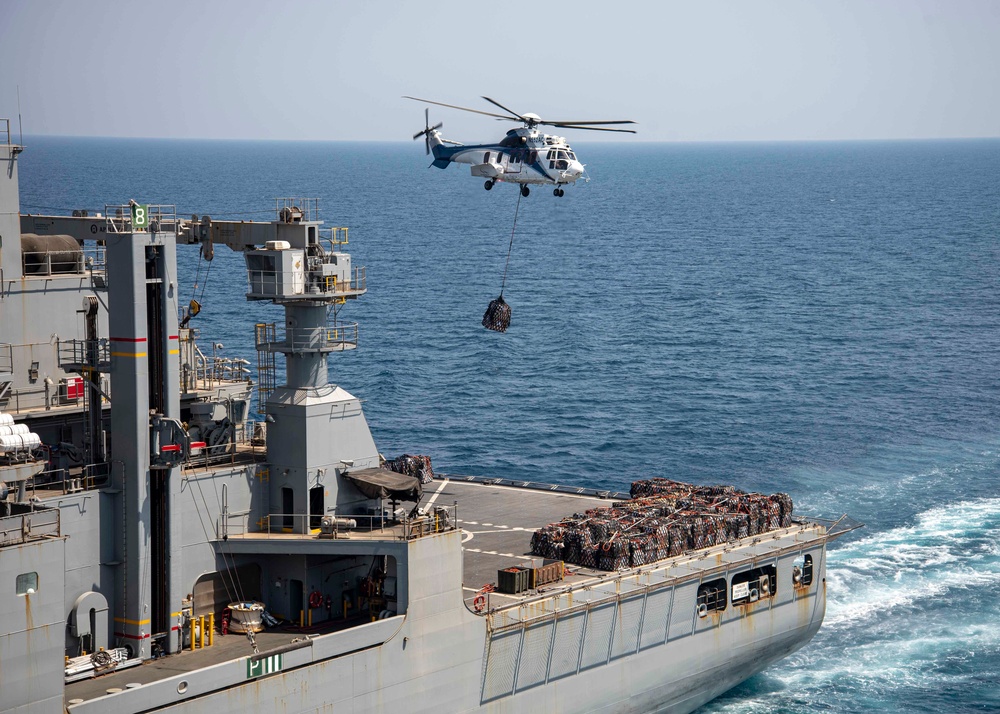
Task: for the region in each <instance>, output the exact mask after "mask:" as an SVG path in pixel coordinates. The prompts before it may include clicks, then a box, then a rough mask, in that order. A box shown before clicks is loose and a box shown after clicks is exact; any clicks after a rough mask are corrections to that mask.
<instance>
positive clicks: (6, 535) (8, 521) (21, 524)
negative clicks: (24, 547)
mask: <svg viewBox="0 0 1000 714" xmlns="http://www.w3.org/2000/svg"><path fill="white" fill-rule="evenodd" d="M59 535H60V530H59V509H58V508H41V509H38V510H32V511H28V512H26V513H16V514H14V515H10V516H5V517H3V518H0V547H2V546H7V545H17V544H18V543H26V542H28V541H32V540H38V539H39V538H50V537H56V538H58V537H59Z"/></svg>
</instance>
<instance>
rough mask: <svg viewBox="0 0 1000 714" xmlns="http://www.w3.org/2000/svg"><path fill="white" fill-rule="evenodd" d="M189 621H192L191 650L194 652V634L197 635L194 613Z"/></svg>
mask: <svg viewBox="0 0 1000 714" xmlns="http://www.w3.org/2000/svg"><path fill="white" fill-rule="evenodd" d="M189 622H190V623H191V651H192V652H194V645H195V639H194V635H195V632H194V624H195V620H194V615H192V616H191V619H190V620H189Z"/></svg>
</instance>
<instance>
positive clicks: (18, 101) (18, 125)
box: [17, 84, 24, 146]
mask: <svg viewBox="0 0 1000 714" xmlns="http://www.w3.org/2000/svg"><path fill="white" fill-rule="evenodd" d="M17 133H18V134H19V135H20V138H19V139H18V143H19V144H20V145H21V146H24V127H23V126H21V85H20V84H19V85H17Z"/></svg>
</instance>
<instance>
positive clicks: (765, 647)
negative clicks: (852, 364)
mask: <svg viewBox="0 0 1000 714" xmlns="http://www.w3.org/2000/svg"><path fill="white" fill-rule="evenodd" d="M0 126H2V125H0ZM5 140H6V143H4V144H2V145H0V166H2V167H3V176H2V177H0V236H2V242H0V411H2V412H3V414H5V415H7V416H5V417H0V712H8V711H9V712H51V711H57V710H60V709H62V708H63V707H66V708H68V710H69V711H71V712H101V713H102V714H107V712H140V711H168V710H169V711H178V712H180V711H184V712H206V713H207V712H212V714H220V712H237V711H239V712H243V711H248V710H251V711H253V710H259V711H278V710H281V711H290V712H300V711H301V712H306V711H319V710H329V709H333V710H335V711H353V712H368V711H373V712H379V711H397V710H404V709H405V710H406V711H411V712H420V711H427V712H431V711H435V712H438V711H449V712H465V711H469V712H472V711H494V712H521V711H534V710H539V709H542V708H545V709H550V710H553V711H572V712H586V711H636V712H646V711H690V710H692V709H694V708H696V707H697V706H699V705H700V704H702V703H704V702H705V701H708V700H709V699H711V698H713V697H715V696H717V695H718V694H720V693H721V692H723V691H725V690H726V689H728V688H730V687H731V686H733V685H735V684H736V683H738V682H740V681H742V680H743V679H745V678H746V677H748V676H750V675H752V674H753V673H755V672H757V671H760V669H762V668H764V667H765V666H767V665H768V664H769V663H770V662H772V661H774V660H776V659H778V658H780V657H783V656H785V655H787V654H788V653H789V652H792V651H794V650H795V649H797V648H798V647H800V646H802V645H803V644H804V643H805V642H807V641H808V640H809V639H810V638H811V637H812V635H813V634H814V633H815V632H816V630H817V629H818V628H819V626H820V623H821V622H822V618H823V612H824V608H825V579H824V574H825V548H826V543H827V542H828V541H829V540H830V539H831V538H833V537H836V535H838V534H839V533H841V532H843V531H844V530H845V529H846V528H848V527H849V526H848V525H846V524H845V523H837V524H830V523H823V522H819V521H816V520H810V521H804V520H795V521H791V522H788V523H783V524H782V527H780V528H776V529H773V530H772V531H770V532H767V533H761V534H757V535H755V536H753V537H746V538H736V539H731V540H726V541H724V542H717V543H714V544H712V545H710V546H707V547H702V548H695V549H692V550H687V551H685V552H683V553H678V554H674V555H673V556H672V557H668V558H662V559H658V560H655V561H654V562H650V563H647V564H643V565H640V566H637V567H622V568H620V569H617V570H613V571H602V570H598V569H596V568H587V567H573V568H571V569H568V570H567V569H566V568H565V566H564V565H563V564H562V563H561V562H558V561H554V562H549V561H545V560H543V559H541V558H537V557H532V556H531V555H530V554H529V548H530V545H529V541H530V538H531V533H532V531H534V530H535V529H538V528H541V527H542V526H546V525H547V524H549V523H552V522H555V521H559V520H560V519H561V518H563V517H566V516H570V515H572V514H574V513H579V512H582V511H586V510H587V509H589V508H594V507H598V506H601V505H608V503H609V499H615V498H621V497H622V495H621V494H607V493H603V494H602V493H597V492H593V491H588V490H586V489H558V488H554V487H553V488H546V489H541V488H537V487H535V486H533V485H531V484H509V483H502V482H499V481H488V480H482V479H471V478H469V479H456V478H450V479H449V478H439V479H437V480H435V481H432V482H430V483H429V484H421V483H420V480H419V479H416V478H412V477H410V476H406V475H403V474H397V473H395V472H391V471H388V470H387V469H385V468H384V465H383V462H382V460H381V458H380V455H379V452H378V449H377V448H376V445H375V442H374V439H373V438H372V436H371V433H370V430H369V427H368V423H367V421H366V419H365V416H364V412H363V408H362V404H361V401H360V400H359V399H358V398H357V397H355V396H353V395H352V394H350V393H349V392H348V391H346V390H345V389H344V388H343V387H341V386H338V385H335V384H331V383H330V382H329V378H328V373H327V359H328V357H329V355H330V354H331V353H334V352H339V351H344V350H349V349H354V348H356V347H357V345H358V328H357V326H356V325H355V324H353V323H344V322H342V321H341V319H340V312H341V308H342V306H344V305H345V304H346V303H348V302H349V301H352V300H354V299H357V298H360V297H361V296H363V295H364V294H365V292H366V290H367V283H366V276H365V271H364V269H363V268H359V267H356V266H354V265H352V262H351V258H350V255H349V254H348V253H347V252H346V251H345V250H344V248H345V245H346V242H347V241H346V237H347V231H346V229H344V228H333V229H326V228H324V226H323V223H322V222H321V221H320V220H319V216H318V205H317V203H316V202H315V201H311V200H304V199H295V200H292V199H287V200H284V199H283V200H280V201H278V203H277V205H276V211H275V217H274V220H272V221H270V222H226V221H212V220H210V219H208V218H203V219H200V220H182V219H179V218H178V217H177V216H176V212H175V211H174V210H173V208H172V207H170V206H149V205H146V204H140V203H138V202H136V201H129V202H127V203H122V204H121V205H111V206H107V207H106V208H105V211H104V212H102V213H101V214H100V215H94V216H91V215H86V214H85V213H84V212H83V211H80V212H78V213H79V214H80V215H73V216H35V215H21V214H20V212H19V206H18V188H17V181H18V174H17V163H18V155H19V153H20V151H21V147H19V146H17V145H14V144H12V143H11V141H10V137H9V131H8V132H6V136H5V135H4V134H3V133H0V142H3V141H5ZM185 245H200V246H201V248H202V251H203V253H204V254H206V255H211V252H212V250H213V249H214V246H227V247H228V248H230V249H233V250H238V251H240V252H242V253H243V254H244V257H245V259H246V266H247V290H246V297H247V299H248V300H249V301H250V303H251V305H253V304H254V303H255V302H259V301H270V302H273V303H275V304H277V305H279V306H280V307H281V308H282V309H283V313H284V317H283V322H282V324H281V326H280V328H279V327H278V326H275V325H268V324H260V325H258V327H257V330H256V335H255V338H256V339H255V346H256V348H257V351H258V354H259V355H260V359H259V363H260V365H259V366H260V367H261V370H260V371H259V374H260V375H261V377H260V384H259V385H256V386H258V387H261V388H263V390H264V396H265V400H264V401H263V408H262V410H261V411H262V419H260V420H259V421H258V422H257V423H251V422H250V421H249V414H250V404H251V396H252V395H251V391H252V388H253V387H254V386H255V385H253V384H252V383H251V381H250V380H249V379H248V376H247V375H246V374H245V371H246V370H245V369H244V368H243V367H241V366H239V365H235V364H233V363H232V362H228V363H225V362H220V359H219V357H218V355H216V354H214V353H213V354H212V356H211V357H210V356H209V355H208V354H206V353H205V352H203V351H202V350H201V349H200V348H199V346H198V340H197V334H196V332H195V330H194V329H193V328H192V327H191V326H190V322H189V319H190V318H189V316H190V315H191V313H192V311H193V310H192V307H193V306H192V307H189V308H188V309H187V310H186V311H185V313H184V316H183V317H180V314H181V311H180V308H181V306H180V305H179V304H178V292H179V288H178V283H177V281H178V277H177V270H176V251H177V250H178V249H184V246H185ZM275 355H281V356H282V358H283V361H284V366H285V369H284V373H285V384H283V385H277V384H276V383H275V382H274V380H273V376H274V375H275V374H276V370H275V365H276V362H275V359H274V356H275ZM5 427H6V429H5ZM4 431H9V432H10V433H9V434H4V433H2V432H4ZM7 436H9V437H11V438H10V439H7V440H6V441H4V440H3V439H4V438H5V437H7ZM15 437H17V438H15ZM418 504H419V506H420V507H419V508H418V507H417V505H418ZM481 525H488V526H489V528H482V527H481ZM504 573H508V574H509V577H507V576H504ZM522 574H523V576H524V579H521V578H522ZM498 577H499V579H500V580H501V581H503V580H505V579H506V580H509V581H510V582H502V583H500V584H501V585H503V586H504V587H503V588H502V589H504V590H506V591H507V592H497V591H495V590H492V589H491V588H490V587H483V586H484V585H486V584H487V583H492V582H494V581H496V580H497V579H498ZM279 621H280V622H279ZM269 623H270V624H269Z"/></svg>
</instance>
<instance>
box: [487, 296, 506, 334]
mask: <svg viewBox="0 0 1000 714" xmlns="http://www.w3.org/2000/svg"><path fill="white" fill-rule="evenodd" d="M483 327H485V328H486V329H487V330H493V331H494V332H506V331H507V328H508V327H510V305H508V304H507V303H506V302H505V301H504V299H503V295H500V297H498V298H497V299H496V300H491V301H490V304H489V305H487V306H486V312H485V313H484V314H483Z"/></svg>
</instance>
